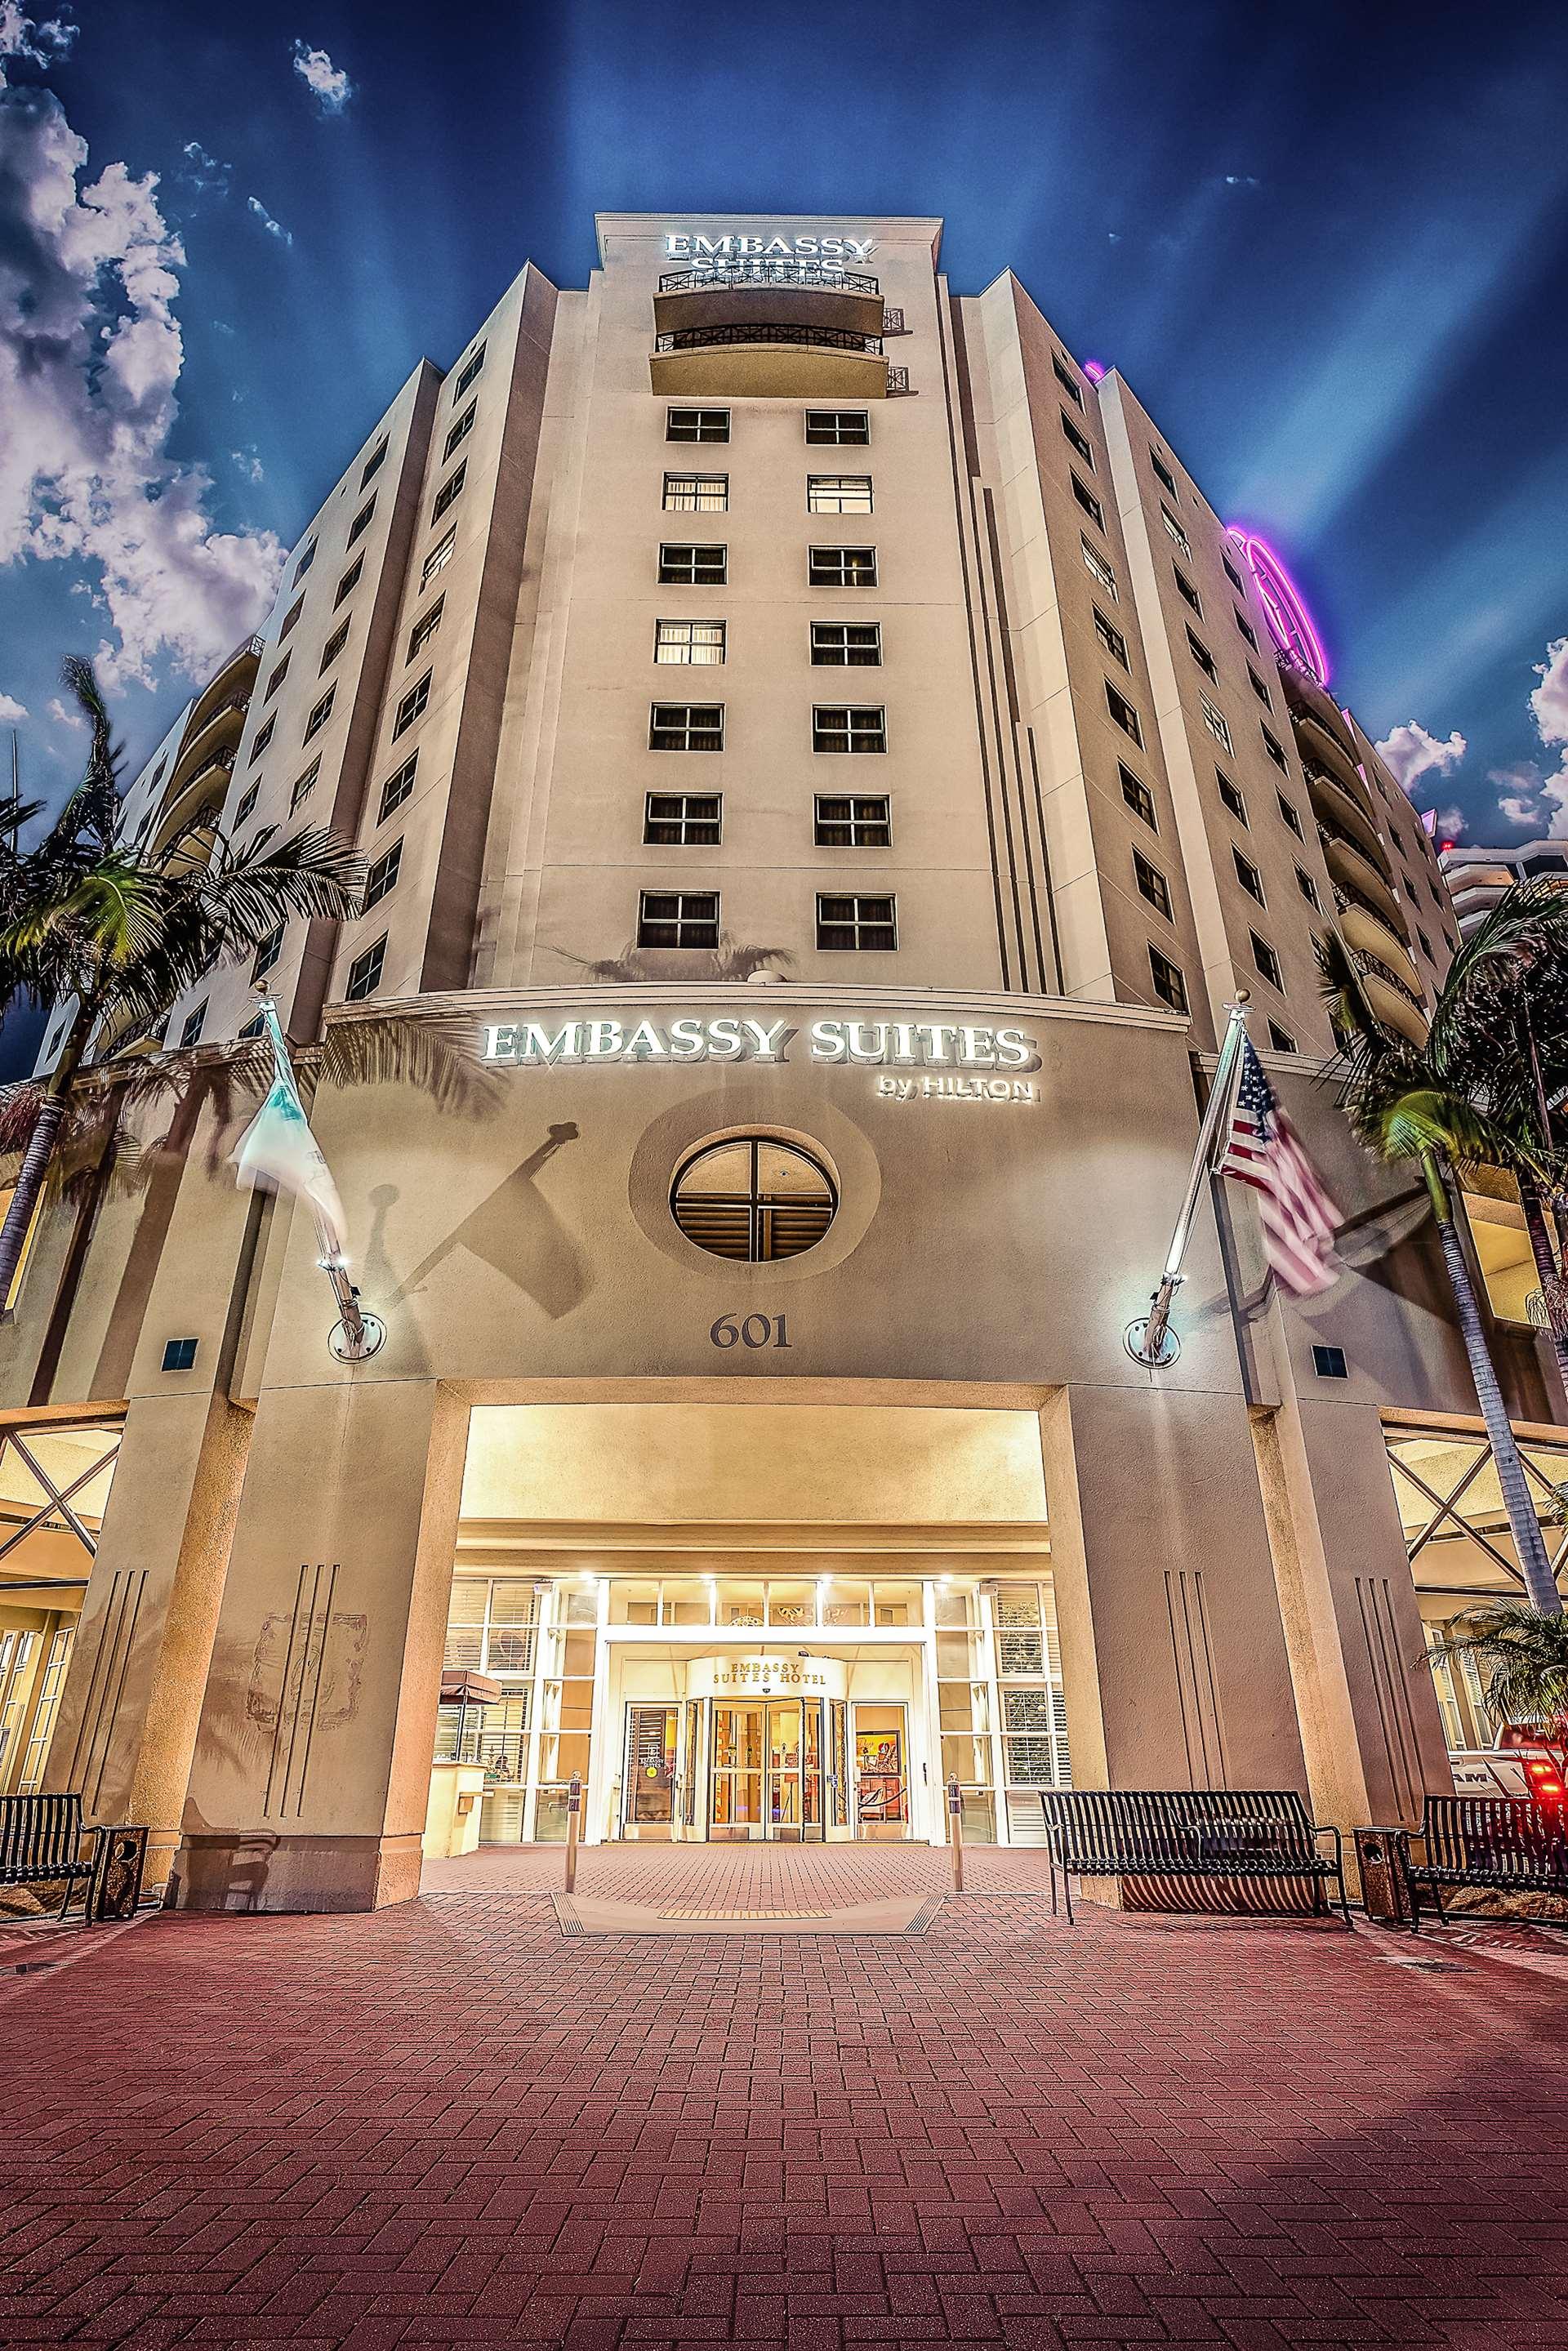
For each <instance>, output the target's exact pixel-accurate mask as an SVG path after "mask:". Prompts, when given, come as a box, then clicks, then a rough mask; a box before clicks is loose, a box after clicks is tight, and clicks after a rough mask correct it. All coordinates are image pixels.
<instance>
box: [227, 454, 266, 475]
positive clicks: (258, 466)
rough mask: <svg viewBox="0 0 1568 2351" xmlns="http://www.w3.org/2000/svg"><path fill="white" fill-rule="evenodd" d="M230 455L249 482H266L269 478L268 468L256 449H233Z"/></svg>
mask: <svg viewBox="0 0 1568 2351" xmlns="http://www.w3.org/2000/svg"><path fill="white" fill-rule="evenodd" d="M229 455H230V456H231V457H232V458H233V460H234V462H235V465H237V466H238V467H239V469H240V472H241V473H242V474H243V475H245V477H246V481H247V482H264V481H265V480H266V479H267V472H266V468H265V467H264V465H262V462H261V459H260V458H259V457H258V456H257V455H256V451H255V450H254V449H231V450H230V451H229Z"/></svg>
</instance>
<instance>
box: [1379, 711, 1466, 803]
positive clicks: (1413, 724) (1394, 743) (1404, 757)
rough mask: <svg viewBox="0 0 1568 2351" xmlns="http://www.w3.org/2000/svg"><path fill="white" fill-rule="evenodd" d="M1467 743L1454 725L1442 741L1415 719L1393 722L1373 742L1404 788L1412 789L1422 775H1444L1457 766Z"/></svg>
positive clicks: (1412, 790) (1408, 790)
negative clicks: (1380, 739) (1401, 723)
mask: <svg viewBox="0 0 1568 2351" xmlns="http://www.w3.org/2000/svg"><path fill="white" fill-rule="evenodd" d="M1377 749H1378V754H1379V757H1380V758H1382V759H1383V761H1384V764H1385V766H1386V767H1387V768H1388V770H1389V772H1390V774H1391V775H1393V776H1394V777H1395V778H1396V780H1397V782H1398V783H1399V784H1400V785H1401V786H1402V787H1403V789H1405V790H1406V792H1410V793H1414V791H1415V789H1416V785H1417V784H1418V783H1419V782H1420V780H1421V778H1422V777H1423V776H1428V775H1433V774H1437V775H1439V776H1446V775H1447V774H1448V772H1449V770H1450V769H1451V768H1457V767H1458V764H1459V761H1460V760H1461V759H1462V758H1464V756H1465V753H1466V752H1467V751H1468V750H1469V744H1468V743H1467V742H1466V740H1465V738H1464V737H1463V736H1462V735H1461V734H1460V733H1459V730H1458V727H1457V726H1456V727H1455V729H1454V731H1453V733H1452V734H1451V735H1450V736H1449V737H1448V741H1447V742H1446V743H1443V742H1439V740H1438V738H1437V736H1436V735H1430V734H1428V733H1427V729H1426V727H1425V726H1422V725H1421V724H1420V723H1419V721H1418V720H1416V719H1414V718H1412V719H1410V720H1409V721H1408V722H1407V723H1406V725H1405V726H1396V727H1395V729H1394V731H1393V733H1392V734H1391V735H1390V736H1388V737H1387V738H1386V740H1385V741H1384V742H1382V743H1380V744H1379V745H1378V746H1377Z"/></svg>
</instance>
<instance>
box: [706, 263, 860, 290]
mask: <svg viewBox="0 0 1568 2351" xmlns="http://www.w3.org/2000/svg"><path fill="white" fill-rule="evenodd" d="M708 286H812V287H826V288H827V289H828V291H829V292H830V293H835V294H880V293H881V291H882V286H881V283H880V281H879V280H878V279H876V278H875V277H872V276H871V275H870V273H869V272H868V271H866V270H864V269H839V268H836V267H835V266H834V265H833V264H832V263H831V261H722V260H721V261H699V262H695V263H694V264H693V266H691V267H690V268H689V269H672V270H669V271H668V272H667V273H666V274H665V275H664V277H661V278H660V280H659V291H660V293H661V294H695V293H696V292H697V291H699V290H700V289H701V288H703V287H708Z"/></svg>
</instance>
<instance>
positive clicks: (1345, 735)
mask: <svg viewBox="0 0 1568 2351" xmlns="http://www.w3.org/2000/svg"><path fill="white" fill-rule="evenodd" d="M1279 668H1280V684H1281V689H1282V691H1283V693H1284V696H1285V702H1286V705H1287V707H1288V708H1289V710H1290V713H1291V717H1292V718H1310V719H1311V720H1312V724H1313V725H1314V726H1317V727H1319V728H1321V730H1322V733H1323V734H1325V735H1327V736H1328V737H1329V738H1330V739H1331V741H1333V743H1335V744H1337V745H1338V747H1339V748H1340V750H1341V751H1342V752H1343V755H1344V757H1345V758H1347V759H1349V761H1350V763H1351V765H1352V766H1353V767H1354V765H1355V761H1356V756H1357V754H1356V748H1355V741H1354V737H1353V736H1352V734H1351V732H1350V729H1349V727H1348V726H1346V725H1345V722H1344V714H1343V711H1342V710H1341V709H1340V706H1339V705H1338V703H1337V702H1336V701H1335V700H1334V698H1333V695H1332V694H1330V693H1329V692H1328V691H1327V689H1326V688H1325V687H1323V686H1321V685H1320V684H1318V682H1317V679H1316V678H1315V677H1309V676H1308V675H1307V674H1306V672H1305V670H1301V669H1297V667H1296V666H1295V664H1294V663H1293V662H1289V661H1286V660H1285V659H1284V657H1283V656H1282V655H1281V656H1280V658H1279Z"/></svg>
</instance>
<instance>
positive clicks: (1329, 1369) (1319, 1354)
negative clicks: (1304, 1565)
mask: <svg viewBox="0 0 1568 2351" xmlns="http://www.w3.org/2000/svg"><path fill="white" fill-rule="evenodd" d="M1312 1369H1313V1371H1314V1372H1315V1373H1316V1374H1317V1375H1318V1377H1319V1379H1320V1380H1347V1379H1349V1377H1350V1370H1349V1366H1348V1365H1347V1364H1346V1363H1345V1359H1344V1349H1343V1347H1314V1348H1313V1349H1312ZM1445 1531H1446V1530H1445Z"/></svg>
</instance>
